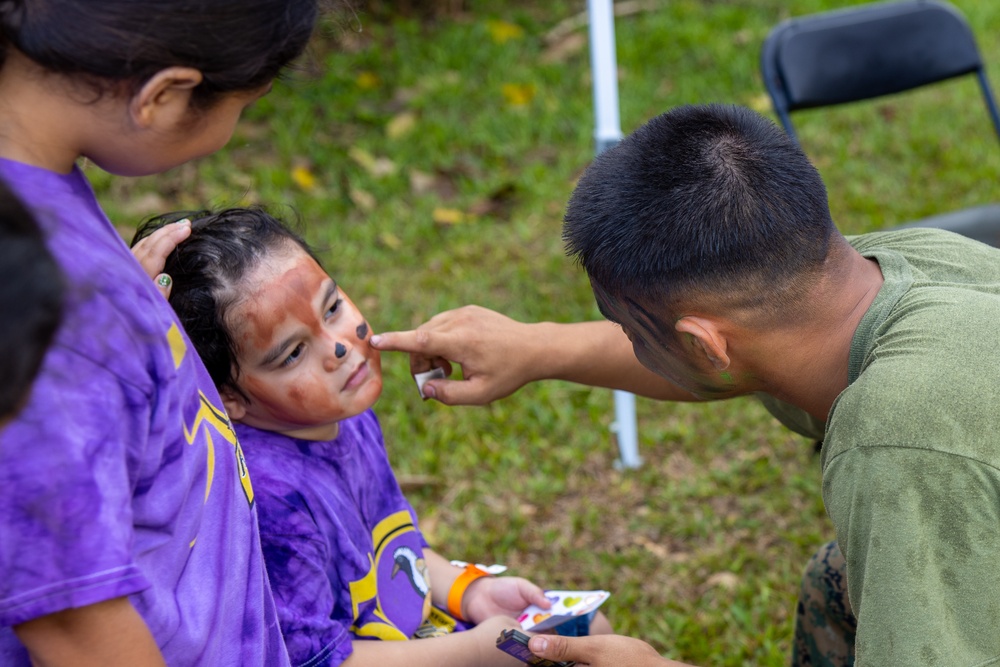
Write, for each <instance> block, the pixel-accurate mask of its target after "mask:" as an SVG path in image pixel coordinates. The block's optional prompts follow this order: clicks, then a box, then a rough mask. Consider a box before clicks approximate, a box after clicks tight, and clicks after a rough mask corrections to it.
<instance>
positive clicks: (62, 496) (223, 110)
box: [0, 0, 318, 667]
mask: <svg viewBox="0 0 1000 667" xmlns="http://www.w3.org/2000/svg"><path fill="white" fill-rule="evenodd" d="M317 2H318V0H250V1H248V0H198V1H197V2H195V1H193V0H148V1H145V2H136V1H134V0H87V2H79V1H78V0H12V1H7V2H2V3H0V53H2V59H0V74H2V76H0V99H3V100H4V103H3V105H0V128H2V131H0V177H2V178H3V179H4V180H6V181H7V183H8V184H9V185H10V186H11V188H12V189H13V190H14V191H15V192H16V193H17V194H18V196H19V197H20V198H21V199H22V201H24V203H25V205H26V206H27V207H28V209H29V210H30V211H31V212H32V213H33V215H34V216H35V217H36V219H37V220H38V222H39V224H40V225H41V226H42V227H43V228H44V229H45V230H46V232H47V241H48V248H49V251H50V252H51V254H52V255H53V257H54V258H55V260H56V262H57V264H58V266H59V269H60V271H61V272H62V274H63V275H64V276H65V280H66V284H67V285H69V286H71V287H72V289H71V290H70V291H69V292H67V298H66V304H65V309H64V313H63V323H62V325H61V326H60V328H59V330H58V332H57V334H56V339H55V342H54V343H53V345H52V346H51V347H50V349H49V351H48V353H47V354H46V355H45V358H44V360H43V362H42V367H41V370H40V372H39V375H38V377H37V378H36V381H35V384H34V387H33V390H32V392H31V395H30V398H29V400H28V401H27V402H26V404H25V405H24V407H23V409H22V410H21V412H20V413H19V414H18V415H17V417H16V418H15V419H14V420H13V421H11V422H10V423H9V424H8V425H7V426H6V427H5V428H4V429H3V432H2V434H0V489H2V492H0V493H2V494H3V501H2V502H0V531H2V538H0V572H2V573H3V576H2V577H0V664H2V665H4V666H5V667H8V666H11V667H18V666H21V665H29V664H34V665H46V666H52V665H56V666H59V665H73V666H74V667H78V666H81V665H88V666H89V665H112V664H113V665H129V666H130V667H133V666H138V667H144V666H147V665H158V666H162V665H164V664H170V665H171V666H196V665H197V666H204V667H225V666H228V665H259V666H260V667H271V666H274V665H276V666H278V667H281V665H287V664H288V655H287V651H286V650H285V647H284V644H283V641H282V638H281V634H280V630H279V627H278V621H277V615H276V612H275V609H274V603H273V599H272V596H271V592H270V589H269V587H268V582H267V575H266V570H265V567H264V563H263V558H262V555H261V552H260V538H259V533H258V529H257V521H256V519H257V513H256V509H255V507H254V495H253V487H252V486H251V484H250V478H249V475H248V473H247V470H246V467H245V464H244V461H243V458H242V454H241V452H240V448H239V445H238V443H237V440H236V437H235V435H234V433H233V431H232V428H231V427H230V425H229V422H228V420H227V418H226V416H225V411H224V408H223V405H222V401H221V399H220V397H219V395H218V392H217V391H216V389H215V386H214V384H213V383H212V381H211V378H210V377H209V375H208V373H207V372H206V371H205V368H204V366H203V365H202V364H201V362H200V360H199V359H198V356H197V355H196V354H195V353H194V352H193V351H192V349H191V344H190V342H189V340H188V339H187V336H186V335H185V334H184V332H183V330H182V328H181V326H180V324H179V323H178V321H177V319H176V316H175V315H174V313H173V311H172V310H171V308H170V307H169V305H168V304H167V302H166V301H165V300H164V299H163V298H162V297H161V295H160V294H159V293H158V292H157V291H156V288H155V286H154V284H153V282H152V281H151V280H149V278H148V277H147V276H146V275H145V274H144V273H143V271H142V269H141V267H140V266H139V264H138V263H137V262H136V261H135V259H134V258H133V257H132V255H131V254H130V253H129V250H128V247H127V246H126V245H125V244H124V243H123V242H122V240H121V238H120V237H119V236H118V233H117V232H116V231H115V228H114V227H113V226H112V225H111V223H110V222H109V221H108V219H107V217H106V216H105V215H104V213H103V212H102V211H101V207H100V205H99V204H98V202H97V199H96V198H95V196H94V193H93V191H92V190H91V188H90V185H89V184H88V182H87V179H86V177H85V176H84V174H83V172H82V171H81V170H80V169H79V168H78V167H77V166H76V164H75V163H76V160H77V159H78V158H80V157H86V158H88V159H89V160H90V161H92V162H93V163H95V164H96V165H98V166H99V167H101V168H102V169H104V170H106V171H109V172H111V173H113V174H116V175H131V176H137V175H146V174H154V173H158V172H161V171H164V170H166V169H169V168H171V167H175V166H177V165H180V164H182V163H184V162H186V161H188V160H191V159H193V158H196V157H199V156H202V155H206V154H209V153H212V152H213V151H215V150H217V149H219V148H221V147H222V146H223V145H224V144H225V143H226V142H227V141H228V139H229V137H230V135H231V133H232V131H233V128H234V126H235V124H236V121H237V119H238V118H239V116H240V113H241V111H242V110H243V109H244V108H245V107H246V106H247V105H249V104H251V103H252V102H253V101H254V100H256V99H257V98H258V97H260V96H261V95H263V94H265V93H266V92H267V90H268V89H269V86H270V85H271V82H272V80H273V79H274V78H275V77H276V76H277V75H278V73H279V72H280V71H281V70H282V68H283V67H284V66H285V65H287V64H288V63H289V62H290V61H291V60H292V59H293V58H294V57H296V56H297V55H298V54H299V53H300V52H301V51H302V50H303V49H304V48H305V46H306V43H307V42H308V40H309V37H310V34H311V32H312V28H313V25H314V23H315V21H316V16H317Z"/></svg>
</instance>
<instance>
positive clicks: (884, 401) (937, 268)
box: [764, 229, 1000, 667]
mask: <svg viewBox="0 0 1000 667" xmlns="http://www.w3.org/2000/svg"><path fill="white" fill-rule="evenodd" d="M851 244H852V245H853V246H854V247H855V248H856V249H857V250H858V251H859V252H860V253H861V254H862V255H864V256H865V257H870V258H873V259H875V260H877V261H878V263H879V266H880V267H881V270H882V275H883V276H884V278H885V284H884V285H883V287H882V289H881V290H880V291H879V293H878V296H877V297H876V299H875V301H874V302H873V303H872V305H871V307H870V308H869V309H868V312H867V313H866V314H865V316H864V317H863V318H862V320H861V323H860V324H859V325H858V329H857V331H856V332H855V334H854V338H853V341H852V343H851V354H850V369H849V383H850V384H849V386H848V387H847V389H845V390H844V391H843V392H842V393H841V394H840V396H838V397H837V400H836V401H835V402H834V404H833V408H832V409H831V411H830V414H829V417H828V419H827V423H826V430H825V433H823V432H822V431H818V429H819V428H821V427H822V424H819V423H817V422H816V421H815V420H810V419H809V418H808V416H807V415H805V413H802V412H801V411H797V410H795V409H794V408H791V406H787V405H784V404H777V403H775V402H774V400H773V399H771V400H767V399H766V398H765V400H764V402H765V405H767V407H768V409H769V410H771V412H772V413H773V414H775V416H777V417H778V418H779V419H780V420H782V421H783V422H784V423H786V424H787V425H788V426H789V427H790V428H793V430H796V431H797V432H799V433H802V434H804V435H811V436H814V437H822V438H823V440H824V446H823V454H822V464H823V500H824V503H825V504H826V508H827V512H828V514H829V515H830V518H831V520H832V521H833V524H834V527H835V528H836V531H837V541H838V542H839V543H840V547H841V550H842V551H843V552H844V555H845V556H846V558H847V584H848V592H849V595H850V601H851V606H852V608H853V610H854V613H855V615H856V616H857V619H858V630H857V644H856V650H857V663H856V664H857V665H858V667H868V666H878V667H883V666H892V667H894V666H896V665H899V666H906V667H914V666H917V665H947V666H948V667H973V666H974V665H994V664H1000V400H998V399H1000V250H997V249H994V248H991V247H989V246H986V245H982V244H979V243H975V242H972V241H968V240H966V239H964V238H962V237H959V236H956V235H953V234H949V233H947V232H941V231H939V230H933V229H915V230H906V231H899V232H883V233H875V234H867V235H864V236H858V237H854V238H852V239H851ZM796 412H797V414H796Z"/></svg>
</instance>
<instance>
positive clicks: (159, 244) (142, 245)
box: [132, 218, 191, 299]
mask: <svg viewBox="0 0 1000 667" xmlns="http://www.w3.org/2000/svg"><path fill="white" fill-rule="evenodd" d="M190 235H191V221H190V220H188V219H187V218H185V219H184V220H178V221H177V222H172V223H170V224H169V225H164V226H163V227H160V228H159V229H157V230H156V231H155V232H153V233H152V234H150V235H149V236H147V237H146V238H144V239H142V240H141V241H139V242H138V243H136V244H135V245H134V246H132V254H133V255H135V258H136V260H138V262H139V265H140V266H142V270H143V271H145V272H146V275H147V276H149V277H150V278H152V279H153V280H154V281H155V282H156V289H158V290H160V293H161V294H162V295H163V297H164V298H166V299H169V298H170V288H171V286H172V285H173V281H172V280H171V278H170V276H168V275H167V274H165V273H163V266H164V264H166V262H167V256H168V255H169V254H170V253H172V252H173V251H174V248H176V247H177V246H178V245H180V243H181V242H183V241H184V239H186V238H187V237H188V236H190Z"/></svg>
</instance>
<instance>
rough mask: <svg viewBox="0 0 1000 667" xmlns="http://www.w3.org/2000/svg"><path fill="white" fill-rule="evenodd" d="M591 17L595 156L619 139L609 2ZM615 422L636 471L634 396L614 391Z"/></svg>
mask: <svg viewBox="0 0 1000 667" xmlns="http://www.w3.org/2000/svg"><path fill="white" fill-rule="evenodd" d="M587 12H588V14H589V17H590V66H591V72H592V76H593V79H594V119H595V121H596V122H595V126H594V140H595V149H596V153H598V154H600V153H601V152H603V151H604V150H606V149H608V148H610V147H611V146H614V145H615V144H616V143H618V142H619V141H620V140H621V138H622V130H621V120H620V119H619V117H618V58H617V56H616V55H615V13H614V7H613V6H612V0H587ZM614 394H615V421H614V423H613V424H612V425H611V430H612V432H614V433H615V435H616V437H617V439H618V451H619V455H620V457H621V458H619V459H618V461H617V465H618V466H619V467H621V468H638V467H639V466H640V465H641V464H642V459H641V458H640V457H639V441H638V428H637V427H636V417H635V396H634V395H632V394H630V393H629V392H627V391H615V392H614Z"/></svg>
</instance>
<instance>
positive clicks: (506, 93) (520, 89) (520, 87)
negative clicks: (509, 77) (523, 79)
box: [500, 83, 535, 107]
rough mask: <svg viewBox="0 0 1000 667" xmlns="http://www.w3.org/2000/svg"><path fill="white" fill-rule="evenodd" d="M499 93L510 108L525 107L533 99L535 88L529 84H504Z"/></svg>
mask: <svg viewBox="0 0 1000 667" xmlns="http://www.w3.org/2000/svg"><path fill="white" fill-rule="evenodd" d="M500 92H501V93H503V98H504V100H506V101H507V104H509V105H510V106H512V107H523V106H527V105H528V104H530V103H531V100H533V99H535V87H534V86H533V85H532V84H530V83H505V84H503V86H502V87H501V89H500Z"/></svg>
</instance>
